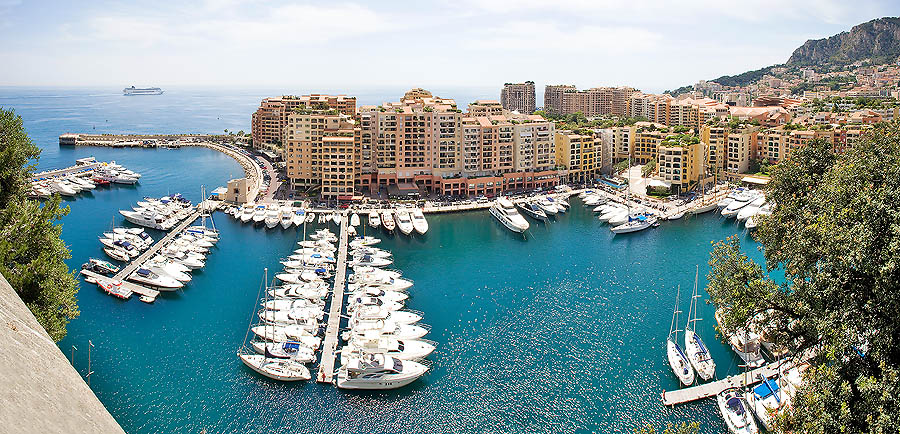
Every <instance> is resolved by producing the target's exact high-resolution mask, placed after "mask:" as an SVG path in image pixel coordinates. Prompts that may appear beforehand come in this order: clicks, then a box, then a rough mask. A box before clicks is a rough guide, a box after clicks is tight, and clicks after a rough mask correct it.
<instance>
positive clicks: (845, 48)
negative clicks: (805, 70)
mask: <svg viewBox="0 0 900 434" xmlns="http://www.w3.org/2000/svg"><path fill="white" fill-rule="evenodd" d="M898 56H900V18H897V17H886V18H878V19H875V20H872V21H869V22H867V23H863V24H859V25H857V26H854V27H853V28H852V29H851V30H850V31H849V32H841V33H838V34H837V35H834V36H832V37H829V38H825V39H815V40H813V39H811V40H809V41H806V43H805V44H803V45H802V46H801V47H800V48H797V49H796V50H794V53H793V54H791V58H790V59H788V61H787V64H788V65H798V66H799V65H820V64H824V63H839V64H845V63H852V62H856V61H858V60H864V59H870V58H871V59H874V60H877V61H879V62H889V61H893V60H895V59H896V58H897V57H898Z"/></svg>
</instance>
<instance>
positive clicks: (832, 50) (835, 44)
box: [723, 17, 900, 84]
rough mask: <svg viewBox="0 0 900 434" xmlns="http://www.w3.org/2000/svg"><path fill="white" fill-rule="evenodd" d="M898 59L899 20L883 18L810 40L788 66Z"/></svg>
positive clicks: (899, 48) (799, 49)
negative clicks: (827, 36) (829, 35)
mask: <svg viewBox="0 0 900 434" xmlns="http://www.w3.org/2000/svg"><path fill="white" fill-rule="evenodd" d="M898 56H900V18H898V17H886V18H878V19H874V20H872V21H869V22H866V23H862V24H859V25H857V26H853V28H852V29H850V31H849V32H841V33H838V34H837V35H834V36H832V37H830V38H824V39H810V40H809V41H806V43H805V44H803V45H802V46H801V47H800V48H798V49H796V50H794V53H793V54H791V58H790V59H788V61H787V65H790V66H794V65H797V66H805V65H816V64H821V63H840V64H846V63H853V62H856V61H858V60H865V59H872V61H873V62H875V63H886V62H891V61H893V60H895V59H896V58H897V57H898ZM723 84H724V83H723Z"/></svg>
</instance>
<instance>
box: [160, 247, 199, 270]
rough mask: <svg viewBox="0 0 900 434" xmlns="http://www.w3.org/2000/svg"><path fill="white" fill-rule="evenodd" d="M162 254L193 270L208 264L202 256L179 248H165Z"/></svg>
mask: <svg viewBox="0 0 900 434" xmlns="http://www.w3.org/2000/svg"><path fill="white" fill-rule="evenodd" d="M162 255H163V256H165V257H167V258H169V259H171V260H172V261H173V262H176V263H179V264H181V265H184V266H185V267H188V268H190V269H191V270H196V269H198V268H203V267H204V266H205V265H206V262H205V261H204V260H203V259H202V258H201V257H200V256H197V255H189V254H188V253H186V252H184V251H181V250H178V249H169V248H166V249H163V251H162Z"/></svg>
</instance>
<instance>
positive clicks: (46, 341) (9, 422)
mask: <svg viewBox="0 0 900 434" xmlns="http://www.w3.org/2000/svg"><path fill="white" fill-rule="evenodd" d="M0 317H2V323H0V395H2V405H0V432H9V433H41V434H48V433H72V434H78V433H124V432H125V431H123V430H122V428H121V427H120V426H119V424H118V423H117V422H116V420H115V419H114V418H113V417H112V415H110V414H109V412H108V411H107V410H106V407H104V406H103V404H102V403H100V400H98V399H97V396H96V395H94V392H93V391H92V390H91V389H90V387H88V385H87V384H86V383H85V382H84V380H83V379H82V377H81V375H80V374H79V373H78V372H77V371H76V370H75V369H74V368H73V367H72V365H71V364H70V363H69V361H68V360H67V359H66V356H65V355H63V353H62V351H60V349H59V347H58V346H56V343H54V342H53V340H52V339H51V338H50V335H48V334H47V332H46V331H45V330H44V328H43V327H41V325H40V324H39V323H38V321H37V319H35V317H34V315H32V313H31V311H30V310H28V307H27V306H26V305H25V303H23V302H22V300H21V299H20V298H19V296H18V294H16V292H15V290H13V288H12V287H11V286H10V285H9V282H7V281H6V279H5V278H4V277H3V276H2V275H0Z"/></svg>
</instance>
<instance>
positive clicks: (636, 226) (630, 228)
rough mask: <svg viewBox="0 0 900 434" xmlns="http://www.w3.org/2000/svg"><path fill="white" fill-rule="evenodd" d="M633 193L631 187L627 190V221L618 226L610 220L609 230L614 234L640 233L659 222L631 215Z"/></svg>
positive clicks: (641, 215)
mask: <svg viewBox="0 0 900 434" xmlns="http://www.w3.org/2000/svg"><path fill="white" fill-rule="evenodd" d="M628 166H629V167H630V166H631V157H630V156H629V157H628ZM630 193H631V186H628V188H627V189H626V190H625V207H626V209H627V213H626V217H627V219H628V220H627V221H625V222H622V223H621V224H618V223H616V222H615V220H616V219H610V220H609V224H610V227H609V230H611V231H612V232H613V233H614V234H627V233H630V232H638V231H642V230H644V229H647V228H649V227H650V226H653V225H654V224H656V222H657V218H656V217H654V216H652V215H649V214H639V215H636V216H633V215H632V214H631V205H630V201H629V196H630Z"/></svg>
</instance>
